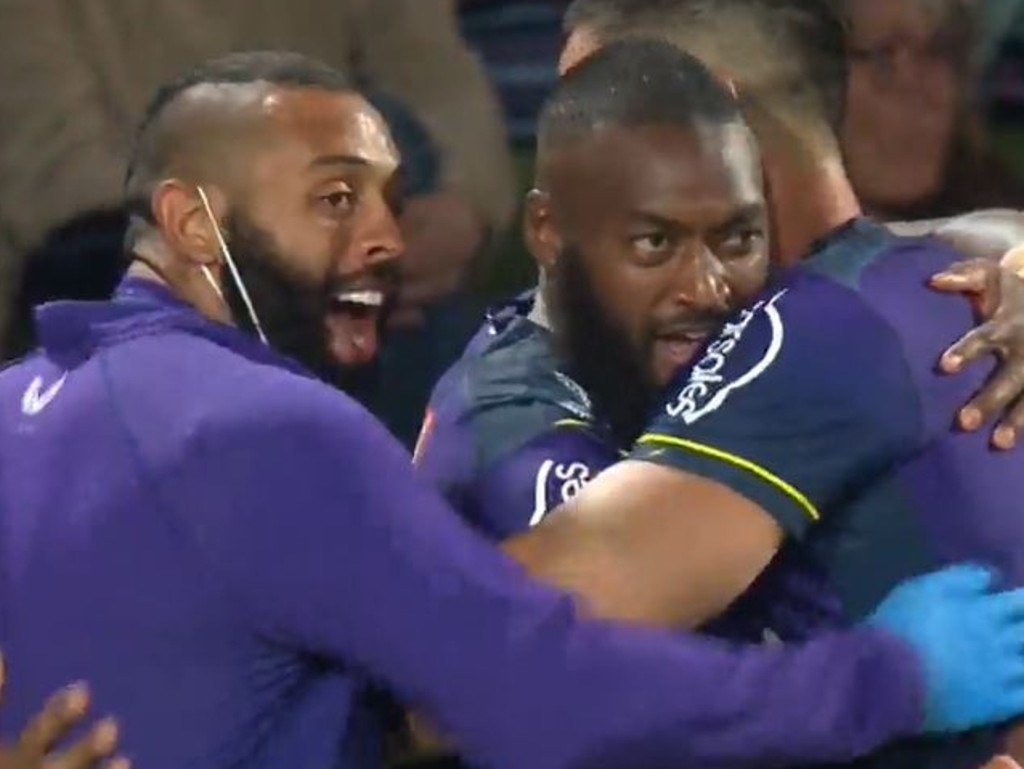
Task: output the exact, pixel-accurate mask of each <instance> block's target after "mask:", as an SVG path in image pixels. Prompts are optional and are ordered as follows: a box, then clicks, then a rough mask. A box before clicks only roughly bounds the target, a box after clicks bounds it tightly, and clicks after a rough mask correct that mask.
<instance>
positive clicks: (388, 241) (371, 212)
mask: <svg viewBox="0 0 1024 769" xmlns="http://www.w3.org/2000/svg"><path fill="white" fill-rule="evenodd" d="M350 243H351V250H350V252H349V253H350V254H351V255H352V256H354V257H355V260H356V261H358V268H357V269H361V270H362V269H371V268H374V267H378V266H381V265H384V264H387V263H389V262H393V261H394V260H395V259H397V258H398V257H399V256H401V255H402V252H403V251H404V250H405V242H404V241H403V239H402V232H401V229H400V228H399V226H398V221H397V220H396V219H395V215H394V212H393V211H392V210H391V206H389V205H388V203H387V201H386V200H385V199H384V198H383V196H381V197H380V198H379V199H377V200H374V201H366V202H364V208H363V211H362V212H361V215H360V216H359V217H358V220H357V222H356V225H355V227H354V228H353V233H352V239H351V241H350Z"/></svg>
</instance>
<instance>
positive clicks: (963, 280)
mask: <svg viewBox="0 0 1024 769" xmlns="http://www.w3.org/2000/svg"><path fill="white" fill-rule="evenodd" d="M998 269H999V268H998V266H996V265H995V264H994V263H992V262H989V261H986V260H984V259H969V260H967V261H964V262H957V263H956V264H952V265H950V266H949V267H947V268H946V269H945V270H943V271H942V272H940V273H938V274H936V275H933V276H932V278H931V281H930V283H931V286H932V288H934V289H936V290H937V291H946V292H949V293H980V292H982V291H984V290H986V289H987V288H989V286H990V285H991V281H992V279H993V271H998Z"/></svg>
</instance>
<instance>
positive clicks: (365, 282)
mask: <svg viewBox="0 0 1024 769" xmlns="http://www.w3.org/2000/svg"><path fill="white" fill-rule="evenodd" d="M401 283H402V275H401V272H400V270H399V267H398V264H397V263H396V262H394V261H390V262H385V263H382V264H378V265H374V266H372V267H367V268H365V269H362V270H358V271H355V272H349V273H345V274H344V275H338V276H337V277H335V278H334V279H333V280H331V281H330V283H329V285H328V289H327V293H328V294H336V293H339V292H342V291H357V290H360V289H366V290H376V291H381V292H383V293H385V294H392V293H394V292H395V291H397V290H398V288H399V286H400V285H401Z"/></svg>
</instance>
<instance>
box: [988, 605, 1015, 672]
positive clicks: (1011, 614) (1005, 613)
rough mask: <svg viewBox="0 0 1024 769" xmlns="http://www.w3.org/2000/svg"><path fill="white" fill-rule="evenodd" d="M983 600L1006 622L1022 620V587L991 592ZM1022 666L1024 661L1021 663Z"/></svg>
mask: <svg viewBox="0 0 1024 769" xmlns="http://www.w3.org/2000/svg"><path fill="white" fill-rule="evenodd" d="M985 600H987V601H988V602H989V603H990V604H991V606H992V608H993V611H995V612H996V616H997V617H999V618H1001V619H1003V620H1006V621H1007V622H1013V623H1020V622H1024V588H1017V589H1015V590H1007V591H1006V592H1003V593H997V594H993V595H991V596H989V597H987V598H986V599H985ZM1022 634H1024V628H1022ZM1017 648H1019V647H1017ZM1022 668H1024V663H1022Z"/></svg>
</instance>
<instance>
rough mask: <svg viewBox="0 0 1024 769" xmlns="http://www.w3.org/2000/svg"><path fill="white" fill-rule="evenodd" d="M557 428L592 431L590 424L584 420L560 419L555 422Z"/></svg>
mask: <svg viewBox="0 0 1024 769" xmlns="http://www.w3.org/2000/svg"><path fill="white" fill-rule="evenodd" d="M555 427H582V428H583V429H590V422H584V421H583V420H582V419H559V420H558V421H557V422H555Z"/></svg>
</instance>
